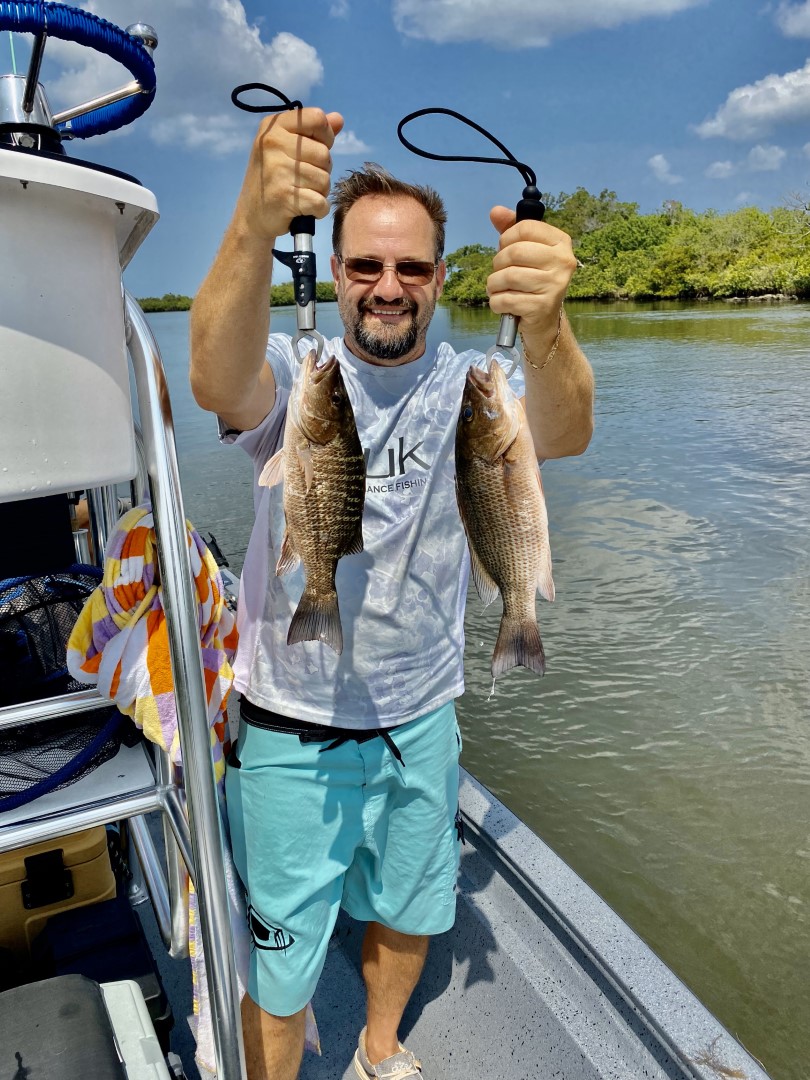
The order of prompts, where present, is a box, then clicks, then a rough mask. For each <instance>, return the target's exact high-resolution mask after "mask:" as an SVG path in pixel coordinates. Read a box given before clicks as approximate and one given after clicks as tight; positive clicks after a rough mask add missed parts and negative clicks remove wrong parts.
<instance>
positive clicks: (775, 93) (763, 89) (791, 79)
mask: <svg viewBox="0 0 810 1080" xmlns="http://www.w3.org/2000/svg"><path fill="white" fill-rule="evenodd" d="M808 121H810V60H808V61H807V63H806V64H805V65H804V67H803V68H799V69H798V71H788V72H787V74H785V75H766V76H765V78H764V79H760V80H759V82H755V83H751V84H750V85H749V86H740V87H738V88H737V89H736V90H732V91H731V93H730V94H729V95H728V97H727V98H726V101H725V103H724V104H723V105H721V106H720V108H719V109H718V110H717V112H716V113H715V115H714V116H713V117H712V118H711V119H709V120H704V122H703V123H702V124H699V125H698V126H697V128H696V129H695V130H696V131H697V133H698V135H701V136H702V137H703V138H704V139H705V138H711V137H712V136H715V135H722V136H724V137H725V138H727V139H758V138H761V136H763V135H767V134H769V133H770V132H771V130H772V129H773V128H774V127H776V126H777V125H779V124H797V123H807V122H808Z"/></svg>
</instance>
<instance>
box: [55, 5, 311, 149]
mask: <svg viewBox="0 0 810 1080" xmlns="http://www.w3.org/2000/svg"><path fill="white" fill-rule="evenodd" d="M80 6H82V7H84V8H85V9H86V10H88V11H92V12H93V13H94V14H96V15H99V16H101V17H102V18H104V19H108V20H109V21H110V22H112V23H114V24H115V25H116V26H121V27H126V26H128V25H129V24H130V23H134V22H146V23H150V24H151V25H152V26H154V27H155V29H156V30H157V34H158V39H159V44H158V47H157V49H156V50H155V66H156V68H157V94H156V96H155V101H154V103H153V105H152V107H151V108H150V110H149V112H148V113H147V114H146V116H145V117H144V119H143V120H142V121H141V130H144V131H146V132H147V133H148V134H149V136H150V138H152V139H153V140H154V141H155V142H156V143H158V144H160V145H170V144H175V145H176V146H179V147H182V148H184V149H188V150H196V151H200V152H203V153H206V154H212V155H222V154H227V153H230V152H232V151H233V150H235V149H239V148H242V147H247V146H248V145H249V143H250V140H251V138H252V137H253V135H254V133H255V130H256V127H257V126H258V121H259V119H260V117H259V116H258V115H256V116H254V117H252V118H249V117H248V115H247V114H245V113H241V112H239V111H237V110H236V109H235V108H234V106H233V105H232V104H231V100H230V94H231V90H232V89H233V88H234V87H235V86H237V85H239V84H240V83H244V82H253V81H257V82H258V81H261V82H266V83H269V84H270V85H271V86H277V87H278V88H279V89H281V90H283V91H284V92H285V93H286V94H287V95H289V97H291V98H306V96H307V95H308V94H309V92H310V91H311V89H312V87H313V86H315V85H316V84H317V83H319V82H320V81H321V80H322V78H323V65H322V63H321V61H320V58H319V56H318V53H317V51H316V50H315V49H314V48H313V47H312V46H311V45H309V44H308V43H307V42H306V41H303V40H302V39H301V38H299V37H296V36H295V35H294V34H290V33H287V32H286V31H280V32H279V33H277V34H275V36H274V37H272V38H271V39H270V40H267V41H266V40H264V39H263V38H262V31H261V29H260V27H259V26H257V25H255V24H253V23H250V22H249V21H248V18H247V14H246V12H245V9H244V6H243V4H242V2H241V0H172V3H170V4H167V3H165V0H86V2H85V3H83V4H81V5H80ZM46 57H47V59H48V60H49V61H51V62H54V61H55V62H56V64H57V65H58V66H59V68H60V69H61V70H60V73H59V74H58V76H57V78H55V79H54V78H47V79H46V80H45V81H46V86H47V92H48V98H49V101H50V104H51V107H52V109H54V111H58V110H59V109H62V108H67V107H69V106H72V105H77V104H79V103H80V102H82V101H86V100H87V99H88V98H91V97H94V96H96V95H97V94H99V93H104V92H106V91H109V90H112V89H115V88H116V87H118V86H120V85H122V84H123V83H125V82H127V81H128V80H129V74H128V72H127V71H126V70H125V69H124V68H122V67H121V66H120V64H116V63H115V62H114V61H112V60H110V59H109V58H108V57H106V56H103V55H102V54H100V53H97V52H94V51H93V50H91V49H81V48H79V47H78V46H76V45H74V44H72V43H70V42H62V41H57V40H55V39H50V40H49V42H48V48H47V50H46ZM254 100H256V101H258V97H255V98H254ZM273 100H275V99H272V98H269V97H268V101H273ZM251 119H252V122H251Z"/></svg>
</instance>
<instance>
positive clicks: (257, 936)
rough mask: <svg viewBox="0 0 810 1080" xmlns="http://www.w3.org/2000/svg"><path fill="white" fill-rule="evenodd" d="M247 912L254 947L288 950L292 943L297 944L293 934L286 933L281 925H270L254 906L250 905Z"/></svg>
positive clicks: (266, 949)
mask: <svg viewBox="0 0 810 1080" xmlns="http://www.w3.org/2000/svg"><path fill="white" fill-rule="evenodd" d="M247 914H248V926H249V927H250V936H251V938H252V940H253V947H254V948H256V949H261V950H262V951H263V952H286V951H287V949H289V947H290V946H291V945H294V944H295V938H294V937H293V936H292V934H286V935H285V932H284V931H283V930H282V929H281V927H280V926H270V924H269V923H266V922H265V921H264V919H263V918H262V917H261V915H259V913H258V912H257V911H256V909H255V908H254V907H252V906H251V907H249V908H248V913H247ZM271 939H272V941H271Z"/></svg>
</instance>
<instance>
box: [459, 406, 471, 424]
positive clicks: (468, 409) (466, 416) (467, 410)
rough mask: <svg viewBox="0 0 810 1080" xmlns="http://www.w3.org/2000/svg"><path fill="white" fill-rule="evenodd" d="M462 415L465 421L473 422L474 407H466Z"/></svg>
mask: <svg viewBox="0 0 810 1080" xmlns="http://www.w3.org/2000/svg"><path fill="white" fill-rule="evenodd" d="M461 415H462V416H463V417H464V419H465V420H472V415H473V411H472V405H465V406H464V408H463V409H462V412H461Z"/></svg>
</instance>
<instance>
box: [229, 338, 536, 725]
mask: <svg viewBox="0 0 810 1080" xmlns="http://www.w3.org/2000/svg"><path fill="white" fill-rule="evenodd" d="M324 351H325V353H326V354H327V355H328V354H334V355H335V356H337V358H338V360H339V361H340V366H341V371H342V374H343V381H344V383H345V385H346V390H347V393H348V395H349V398H350V400H351V403H352V407H353V409H354V415H355V420H356V423H357V430H358V432H359V435H360V442H361V443H362V445H363V449H364V451H365V455H366V468H367V473H366V498H365V507H364V510H363V544H364V550H363V551H362V552H361V553H360V554H357V555H347V556H344V557H343V558H342V559H341V560H340V561H339V563H338V566H337V575H336V584H337V593H338V603H339V606H340V620H341V624H342V627H343V642H344V645H343V652H342V654H341V655H340V656H338V655H337V654H336V653H334V652H333V651H332V649H331V648H330V647H329V646H328V645H324V644H323V643H322V642H319V641H307V642H300V643H297V644H295V645H287V631H288V629H289V625H290V620H291V619H292V616H293V612H294V611H295V609H296V607H297V605H298V601H299V600H300V598H301V594H302V592H303V589H304V573H303V568H302V567H299V568H298V569H297V570H295V571H293V572H292V573H289V574H286V575H284V576H282V577H276V574H275V567H276V562H277V560H278V557H279V552H280V550H281V543H282V539H283V537H284V530H285V524H284V511H283V508H282V486H281V485H276V486H274V487H272V488H266V487H259V486H258V484H255V486H254V507H255V511H256V522H255V525H254V527H253V532H252V534H251V537H250V543H249V545H248V549H247V554H246V556H245V564H244V568H243V572H242V583H241V589H240V597H239V612H238V626H239V650H238V653H237V657H236V662H235V665H234V669H235V675H236V682H235V685H236V689H237V690H239V691H240V692H241V693H243V694H245V696H246V697H247V698H248V699H249V700H250V701H252V702H253V703H254V704H256V705H259V706H261V707H262V708H265V709H269V710H271V711H273V712H278V713H281V714H282V715H285V716H290V717H295V718H296V719H300V720H307V721H310V722H312V723H318V724H326V725H334V726H336V727H344V728H353V729H361V728H380V727H391V726H392V725H394V724H402V723H405V722H406V721H408V720H413V719H415V718H416V717H418V716H422V715H424V714H425V713H427V712H430V711H431V710H432V709H435V708H438V707H439V706H441V705H444V704H446V703H447V702H448V701H451V700H453V699H454V698H456V697H459V696H460V695H461V694H462V693H463V691H464V672H463V666H462V659H463V653H464V603H465V599H466V592H467V579H468V575H469V558H468V553H467V544H466V539H465V536H464V530H463V528H462V525H461V520H460V518H459V514H458V507H457V504H456V494H455V455H454V442H455V433H456V421H457V419H458V413H459V408H460V405H461V397H462V392H463V388H464V380H465V377H466V373H467V370H468V369H469V367H470V366H471V365H473V364H475V365H477V366H479V367H481V366H483V365H484V359H485V358H484V354H483V353H480V352H477V351H474V350H468V351H466V352H463V353H456V352H455V351H454V350H453V349H452V348H451V346H450V345H448V344H446V343H442V344H441V345H439V347H438V349H436V350H435V351H433V352H431V353H429V354H428V353H426V354H425V355H424V356H422V357H420V358H419V359H418V360H414V361H412V362H411V363H409V364H403V365H402V366H400V367H393V368H389V367H377V366H376V365H374V364H368V363H366V362H365V361H363V360H360V359H358V358H357V357H356V356H354V355H353V354H352V353H351V352H349V351H348V350H347V349H346V348H345V346H344V344H343V341H342V339H340V338H334V339H332V340H331V341H327V342H326V343H325V345H324ZM267 359H268V363H269V364H270V366H271V367H272V369H273V375H274V378H275V381H276V400H275V404H274V406H273V410H272V412H271V413H270V414H269V415H268V416H267V417H266V418H265V419H264V420H263V421H262V423H261V424H259V426H258V427H257V428H254V429H253V430H252V431H245V432H241V433H239V434H238V435H237V434H234V433H225V434H224V435H223V440H224V441H226V442H232V443H234V444H235V445H237V446H241V447H242V448H243V449H244V450H245V451H246V452H247V453H248V454H249V455H250V456H251V458H252V459H253V464H254V483H255V479H256V478H258V476H259V474H260V472H261V470H262V468H263V467H264V464H265V462H266V461H267V460H268V459H269V458H270V457H271V456H272V455H273V454H274V453H275V452H276V450H278V449H279V447H280V446H281V443H282V441H283V434H284V421H285V417H286V410H287V402H288V400H289V395H290V390H291V388H292V384H293V375H294V371H295V365H296V364H297V363H298V361H297V359H296V357H295V356H294V354H293V349H292V341H291V338H290V337H289V336H288V335H286V334H271V335H270V339H269V341H268V346H267ZM512 383H513V389H514V390H515V392H516V393H517V394H518V395H520V394H522V393H523V381H522V372H518V373H516V375H515V377H514V379H513V380H512Z"/></svg>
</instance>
